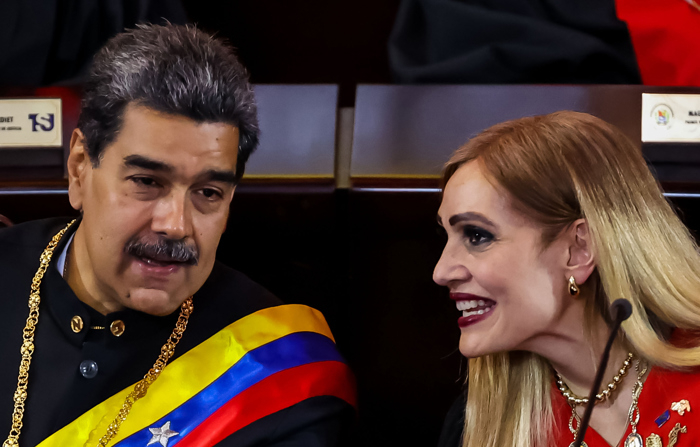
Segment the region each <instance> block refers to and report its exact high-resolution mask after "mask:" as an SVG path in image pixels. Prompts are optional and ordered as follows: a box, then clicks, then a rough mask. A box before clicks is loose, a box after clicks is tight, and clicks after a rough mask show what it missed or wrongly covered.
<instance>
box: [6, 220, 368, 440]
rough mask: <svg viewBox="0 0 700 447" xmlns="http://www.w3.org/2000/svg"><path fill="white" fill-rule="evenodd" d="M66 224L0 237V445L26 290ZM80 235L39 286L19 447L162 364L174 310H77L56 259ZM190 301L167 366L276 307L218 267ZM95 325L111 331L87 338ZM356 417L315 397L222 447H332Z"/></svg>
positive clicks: (22, 228) (39, 224)
mask: <svg viewBox="0 0 700 447" xmlns="http://www.w3.org/2000/svg"><path fill="white" fill-rule="evenodd" d="M67 222H68V221H67V220H65V219H50V220H43V221H36V222H29V223H26V224H21V225H17V226H15V227H12V228H6V229H2V230H0V284H1V285H2V288H1V289H0V290H2V291H1V292H0V300H2V309H3V312H2V314H3V319H2V324H0V359H1V360H0V437H2V440H4V439H5V437H6V436H7V433H9V431H10V422H11V415H12V411H13V394H14V392H15V389H16V387H17V375H18V369H19V364H20V359H21V354H20V346H21V344H22V330H23V328H24V326H25V323H26V319H27V316H28V311H29V309H28V306H27V303H28V298H29V290H30V285H31V281H32V278H33V276H34V274H35V272H36V270H37V268H38V266H39V256H40V255H41V253H42V251H43V250H44V249H45V248H46V246H47V245H48V242H49V241H50V240H51V238H52V237H53V235H55V234H56V233H57V232H58V231H59V230H60V229H61V228H63V227H65V225H66V224H67ZM76 228H77V225H73V226H72V227H71V228H70V229H69V231H68V232H67V233H66V235H64V237H63V238H62V240H61V243H60V244H59V246H58V247H57V248H56V250H55V251H54V253H55V256H54V258H53V260H52V262H51V264H50V265H49V268H48V270H47V271H46V275H45V276H44V279H43V282H42V284H41V305H40V318H39V323H38V326H37V329H36V334H35V346H36V350H35V352H34V355H33V358H32V363H31V368H30V372H29V386H28V398H27V401H26V410H25V412H24V421H23V422H24V427H23V428H22V434H21V436H20V439H19V441H20V445H21V446H22V447H29V446H35V445H37V444H38V443H40V442H41V441H42V440H44V439H45V438H47V437H48V436H49V435H51V434H52V433H54V432H56V431H57V430H59V429H60V428H62V427H63V426H65V425H66V424H68V423H70V422H71V421H73V420H74V419H76V418H77V417H78V416H80V415H81V414H83V413H85V412H86V411H88V410H89V409H91V408H92V407H94V406H95V405H97V404H98V403H100V402H102V401H104V400H105V399H107V398H109V397H110V396H112V395H114V394H115V393H117V392H119V391H121V390H122V389H125V388H127V387H129V386H132V385H133V384H134V383H136V382H137V381H138V380H140V379H141V378H142V377H143V376H144V374H145V373H146V372H147V371H148V370H149V369H150V368H151V367H152V365H153V363H154V362H155V360H156V359H157V358H158V354H159V352H160V348H161V346H162V345H163V344H164V342H165V340H166V339H167V338H168V336H169V335H170V334H171V332H172V330H173V328H174V326H175V322H176V320H177V317H178V315H179V311H177V312H175V313H173V314H171V315H168V316H165V317H156V316H151V315H147V314H144V313H141V312H136V311H132V310H124V311H120V312H114V313H111V314H109V315H101V314H100V313H98V312H96V311H95V310H94V309H92V308H90V307H89V306H87V305H85V304H84V303H82V302H81V301H79V300H78V298H77V297H76V296H75V294H74V293H73V291H72V290H71V289H70V287H69V286H68V284H67V283H66V282H65V281H64V279H63V277H62V276H61V275H60V273H59V272H58V270H57V268H56V260H57V259H58V256H59V255H60V253H61V252H62V250H63V248H64V246H65V244H66V242H67V241H68V239H69V237H70V235H71V234H72V232H73V231H75V229H76ZM193 301H194V313H193V314H192V317H191V318H190V320H189V323H188V326H187V330H186V332H185V334H184V336H183V337H182V340H181V341H180V343H179V344H178V345H177V348H176V349H175V355H174V356H173V357H172V359H171V362H172V361H173V360H175V359H176V358H177V357H178V356H180V355H182V354H183V353H185V352H187V351H188V350H190V349H192V348H194V347H196V346H197V345H198V344H200V343H201V342H203V341H204V340H206V339H208V338H209V337H211V336H212V335H213V334H215V333H217V332H218V331H219V330H221V329H222V328H224V327H226V326H228V325H229V324H231V323H232V322H234V321H236V320H238V319H240V318H242V317H244V316H246V315H249V314H251V313H253V312H256V311H258V310H260V309H264V308H267V307H271V306H277V305H280V304H282V303H281V302H280V301H279V300H278V299H277V298H276V297H275V296H273V295H272V294H271V293H269V292H268V291H267V290H265V289H264V288H262V287H261V286H259V285H257V284H255V283H254V282H252V281H251V280H250V279H249V278H247V277H246V276H245V275H243V274H241V273H240V272H237V271H235V270H232V269H230V268H228V267H226V266H224V265H222V264H220V263H218V262H217V263H216V264H215V266H214V269H213V271H212V273H211V275H210V276H209V278H208V279H207V281H206V282H205V284H204V285H203V286H202V288H201V289H200V290H199V291H198V292H197V293H196V294H195V296H194V299H193ZM75 315H78V316H80V317H81V318H82V320H83V322H84V326H85V329H83V330H82V331H80V332H79V333H74V332H73V331H72V330H71V324H70V321H71V319H72V318H73V317H74V316H75ZM117 319H118V320H122V321H123V322H124V326H125V330H124V333H123V334H122V335H121V336H120V337H115V336H113V335H112V334H111V332H110V330H109V329H108V328H109V326H110V324H111V322H112V321H114V320H117ZM91 326H100V327H105V328H107V329H106V330H100V329H88V328H90V327H91ZM84 360H92V361H94V362H95V363H96V364H97V365H98V373H97V375H96V376H95V377H94V378H90V379H88V378H85V377H83V375H81V373H80V371H79V365H80V363H81V362H83V361H84ZM137 405H138V402H137ZM354 417H355V416H354V410H353V409H352V407H351V406H350V405H349V404H347V403H346V402H345V401H343V400H341V399H339V398H336V397H332V396H320V397H313V398H309V399H306V400H304V401H302V402H300V403H298V404H296V405H293V406H292V407H289V408H287V409H284V410H282V411H279V412H276V413H273V414H271V415H269V416H266V417H263V418H262V419H259V420H257V421H256V422H254V423H252V424H250V425H248V426H246V427H244V428H242V429H240V430H238V431H236V432H234V433H233V434H232V435H230V436H229V437H228V438H226V439H225V440H224V441H222V442H220V443H219V444H218V445H221V446H236V447H245V446H252V445H256V446H259V445H264V446H268V445H269V446H282V445H284V446H309V447H313V446H331V445H336V444H337V443H338V441H339V439H340V437H341V436H342V434H343V431H344V430H346V429H347V428H348V426H349V425H352V422H353V420H354Z"/></svg>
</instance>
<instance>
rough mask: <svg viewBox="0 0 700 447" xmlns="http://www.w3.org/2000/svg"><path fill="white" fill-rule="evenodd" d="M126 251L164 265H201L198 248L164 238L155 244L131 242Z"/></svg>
mask: <svg viewBox="0 0 700 447" xmlns="http://www.w3.org/2000/svg"><path fill="white" fill-rule="evenodd" d="M124 251H125V252H126V253H128V254H130V255H132V256H135V257H137V258H150V259H153V260H155V261H158V262H164V263H172V262H181V263H183V264H188V265H197V264H198V263H199V251H198V250H197V247H196V246H193V245H189V244H187V243H186V242H184V241H182V240H174V239H167V238H163V237H161V238H159V239H158V241H157V242H155V243H153V242H143V241H140V240H131V241H129V242H127V243H126V245H125V246H124Z"/></svg>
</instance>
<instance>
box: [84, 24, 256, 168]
mask: <svg viewBox="0 0 700 447" xmlns="http://www.w3.org/2000/svg"><path fill="white" fill-rule="evenodd" d="M128 104H138V105H142V106H145V107H148V108H150V109H153V110H157V111H159V112H163V113H166V114H171V115H181V116H185V117H187V118H190V119H193V120H195V121H196V122H200V123H202V122H215V123H227V124H231V125H233V126H236V127H237V128H238V131H239V135H240V136H239V147H238V160H237V163H236V180H240V178H241V177H242V176H243V172H244V170H245V164H246V161H248V157H249V156H250V154H251V153H252V152H253V151H254V150H255V148H256V147H257V145H258V135H259V129H258V120H257V108H256V105H255V97H254V96H253V90H252V88H251V86H250V84H249V83H248V74H247V72H246V70H245V68H244V67H243V65H241V63H240V62H239V61H238V59H237V58H236V56H235V54H234V52H233V49H232V48H231V47H230V46H228V45H227V44H226V43H224V42H222V41H221V40H219V39H214V38H213V37H212V36H210V35H208V34H206V33H205V32H203V31H201V30H198V29H197V28H195V27H194V26H180V25H165V26H160V25H139V26H138V28H136V29H133V30H128V31H126V32H124V33H121V34H118V35H116V36H115V37H113V38H112V39H110V40H109V41H108V42H107V44H106V45H105V46H104V47H103V48H102V49H101V50H100V51H99V52H98V53H97V54H96V55H95V58H94V60H93V63H92V68H91V69H90V73H89V78H88V80H87V82H86V84H85V91H84V95H83V102H82V110H81V112H80V119H79V120H78V128H79V129H80V130H81V132H82V133H83V135H84V136H85V145H86V147H87V151H88V155H89V156H90V161H91V162H92V165H93V166H95V167H97V166H99V164H100V160H101V157H102V153H103V151H104V149H105V147H106V146H108V145H109V144H110V143H112V142H113V141H114V140H115V139H116V137H117V134H118V133H119V130H120V128H121V125H122V119H123V114H124V110H125V108H126V106H127V105H128Z"/></svg>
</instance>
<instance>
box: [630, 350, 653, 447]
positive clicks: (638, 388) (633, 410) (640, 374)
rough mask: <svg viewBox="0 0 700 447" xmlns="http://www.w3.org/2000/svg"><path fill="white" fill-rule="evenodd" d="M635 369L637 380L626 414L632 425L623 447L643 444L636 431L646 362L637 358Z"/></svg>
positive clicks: (640, 446)
mask: <svg viewBox="0 0 700 447" xmlns="http://www.w3.org/2000/svg"><path fill="white" fill-rule="evenodd" d="M635 369H636V370H637V382H635V384H634V387H632V405H630V409H629V413H628V414H627V419H628V420H629V424H630V425H631V426H632V433H630V434H629V436H627V439H625V447H642V446H643V445H644V441H643V440H642V437H641V436H640V434H639V433H637V424H638V423H639V396H640V395H641V394H642V388H644V383H643V382H642V379H643V378H644V374H646V373H647V363H646V362H644V361H642V360H639V361H638V362H637V364H636V365H635ZM647 445H648V444H647Z"/></svg>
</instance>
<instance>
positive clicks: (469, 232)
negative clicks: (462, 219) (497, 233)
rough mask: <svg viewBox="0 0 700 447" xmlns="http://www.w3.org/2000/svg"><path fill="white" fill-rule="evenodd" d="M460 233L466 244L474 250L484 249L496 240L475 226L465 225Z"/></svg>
mask: <svg viewBox="0 0 700 447" xmlns="http://www.w3.org/2000/svg"><path fill="white" fill-rule="evenodd" d="M462 233H463V234H464V239H465V240H466V242H467V243H468V244H469V245H471V246H473V247H476V248H485V247H486V246H488V244H490V243H491V242H493V241H494V240H495V239H496V238H495V237H494V235H493V234H492V233H490V232H488V231H486V230H484V229H483V228H480V227H477V226H475V225H465V226H464V227H462Z"/></svg>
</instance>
